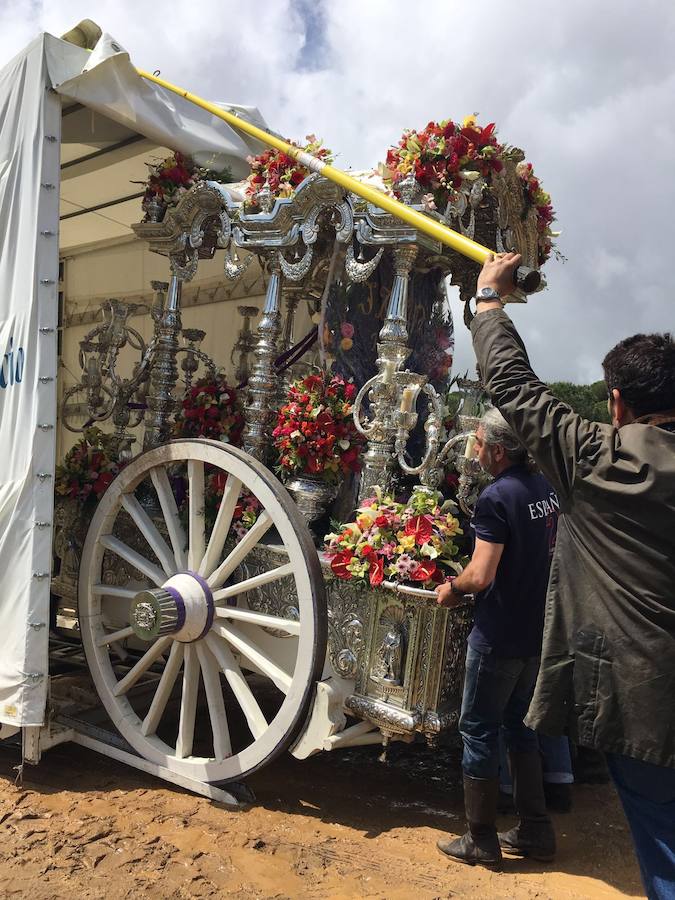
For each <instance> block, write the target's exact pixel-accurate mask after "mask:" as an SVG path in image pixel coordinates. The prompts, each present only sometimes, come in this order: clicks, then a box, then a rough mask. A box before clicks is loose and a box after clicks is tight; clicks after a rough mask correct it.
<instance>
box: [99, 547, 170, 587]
mask: <svg viewBox="0 0 675 900" xmlns="http://www.w3.org/2000/svg"><path fill="white" fill-rule="evenodd" d="M101 544H102V545H103V546H104V547H105V548H106V549H107V550H111V551H112V552H113V553H114V554H116V555H117V556H119V557H120V558H121V559H123V560H125V561H126V562H128V563H129V564H130V565H132V566H133V567H134V569H138V571H139V572H142V573H143V574H144V575H146V576H147V577H148V578H149V579H150V581H154V582H155V584H156V585H157V587H159V586H160V585H161V584H163V583H164V581H165V580H166V576H165V574H164V572H162V570H161V569H160V568H159V567H158V566H156V565H154V563H151V562H150V560H148V559H146V558H145V557H144V556H143V555H142V554H140V553H137V552H136V551H135V550H132V549H131V547H129V545H128V544H125V543H124V541H121V540H120V539H119V538H116V537H115V536H114V535H112V534H104V535H103V536H102V537H101Z"/></svg>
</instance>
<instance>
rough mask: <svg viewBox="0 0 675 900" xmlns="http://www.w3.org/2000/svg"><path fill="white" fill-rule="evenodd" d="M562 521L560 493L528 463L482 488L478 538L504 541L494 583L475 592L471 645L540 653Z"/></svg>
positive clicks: (510, 652)
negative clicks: (559, 503)
mask: <svg viewBox="0 0 675 900" xmlns="http://www.w3.org/2000/svg"><path fill="white" fill-rule="evenodd" d="M557 522H558V499H557V497H556V495H555V493H554V491H553V488H552V487H551V485H550V484H549V483H548V481H547V480H546V479H545V478H544V476H543V475H540V474H538V473H535V472H531V471H530V470H529V469H528V468H527V466H524V465H522V466H510V467H509V468H508V469H506V470H505V471H504V472H502V473H501V474H500V475H498V476H497V477H496V478H495V480H494V481H493V482H492V484H490V485H488V487H486V488H485V490H484V491H483V492H482V494H481V495H480V497H479V498H478V502H477V503H476V509H475V511H474V515H473V519H472V521H471V527H472V530H473V533H474V537H475V538H480V539H481V540H483V541H488V542H489V543H493V544H504V551H503V553H502V556H501V559H500V561H499V566H498V567H497V575H496V577H495V580H494V581H493V582H492V584H491V585H490V586H489V587H487V588H486V589H485V590H484V591H481V592H480V593H478V594H476V609H475V614H474V625H473V630H472V631H471V634H470V635H469V645H470V646H471V647H473V648H474V649H475V650H478V651H480V652H481V653H495V654H496V655H498V656H508V657H513V656H538V655H539V653H540V652H541V636H542V629H543V624H544V603H545V599H546V589H547V586H548V576H549V569H550V565H551V557H552V556H553V548H554V545H555V536H556V527H557Z"/></svg>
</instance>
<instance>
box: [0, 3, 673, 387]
mask: <svg viewBox="0 0 675 900" xmlns="http://www.w3.org/2000/svg"><path fill="white" fill-rule="evenodd" d="M94 7H95V8H92V4H91V0H68V2H66V0H53V2H52V3H50V5H49V7H46V6H44V5H43V4H37V5H36V4H34V3H32V2H22V0H10V2H9V4H8V3H7V2H5V3H4V4H3V5H2V7H1V9H0V58H2V59H8V58H9V57H10V56H11V55H12V54H13V53H15V52H17V51H18V50H20V49H21V47H22V46H23V45H24V44H25V43H27V42H28V40H29V39H30V38H31V37H32V36H34V34H35V33H36V32H37V31H38V30H39V29H46V30H51V31H52V32H53V33H55V34H58V33H61V32H62V31H64V30H66V29H67V28H69V27H71V26H72V25H73V24H74V23H75V22H76V21H77V20H78V19H79V18H84V17H86V16H91V17H93V18H95V19H96V20H97V21H98V22H99V24H101V26H102V27H104V28H105V29H106V30H108V31H110V32H111V33H113V34H115V35H116V36H117V37H118V38H119V40H121V41H122V43H123V44H124V45H125V46H126V47H127V48H128V49H129V51H130V52H131V54H132V58H133V59H134V60H135V61H136V63H137V65H141V66H143V67H145V68H148V69H154V68H160V69H161V70H162V73H163V74H164V75H165V77H167V78H169V79H170V80H172V81H175V82H177V83H179V84H184V85H185V86H186V87H189V88H190V89H191V90H194V91H195V92H197V93H202V94H204V95H205V96H208V97H211V98H214V99H224V100H233V101H236V102H242V103H250V104H254V105H256V106H258V107H259V108H260V110H261V111H262V112H263V115H265V117H266V119H267V121H268V122H269V123H270V126H271V127H273V128H274V129H276V130H278V131H280V132H282V133H284V134H286V135H288V136H289V137H294V138H302V137H303V136H304V135H305V134H308V133H311V132H314V133H316V134H318V135H320V136H322V137H323V138H324V139H325V142H326V144H327V145H328V146H330V147H331V148H332V149H333V150H334V151H337V152H339V163H340V165H342V166H343V167H345V168H348V167H350V166H351V167H354V168H367V167H369V166H374V165H375V164H376V163H377V162H378V161H379V160H381V159H383V157H384V155H385V153H386V150H387V147H388V146H389V144H391V143H393V142H395V141H396V140H397V139H398V137H399V136H400V134H401V132H402V131H403V129H404V128H406V127H422V126H424V125H425V124H426V122H427V121H428V120H429V119H440V118H447V117H450V118H456V119H459V118H462V117H463V116H464V115H466V114H467V113H471V112H478V113H480V117H481V121H483V122H488V121H495V122H497V124H498V127H499V134H500V137H501V139H502V140H503V141H506V142H508V143H512V144H516V145H518V146H521V147H523V148H524V149H525V151H526V152H527V155H528V159H530V160H531V161H532V163H533V164H534V166H535V171H536V173H537V174H538V175H539V177H540V178H541V180H542V183H543V185H544V187H545V188H546V189H547V190H549V191H550V193H551V195H552V199H553V203H554V206H555V208H556V211H557V215H558V221H557V227H559V228H560V229H562V232H563V233H562V236H561V237H560V239H559V247H560V249H561V251H562V252H563V253H564V254H565V256H566V257H567V259H568V261H567V262H566V263H565V264H562V263H559V262H557V261H555V260H553V259H552V260H550V261H549V263H548V264H547V266H546V273H547V278H548V282H549V288H548V289H547V290H546V291H545V292H544V293H542V294H541V295H537V296H535V297H533V298H531V300H530V302H529V303H528V304H527V306H525V307H519V308H516V309H513V311H512V312H513V317H514V320H515V321H516V323H517V325H518V327H519V329H520V330H521V332H522V334H523V337H524V339H525V341H526V343H527V346H528V349H529V352H530V356H531V359H532V361H533V364H534V366H535V368H536V369H537V371H538V373H539V374H540V375H541V376H542V377H543V378H545V379H547V380H552V379H569V380H591V379H595V378H598V377H600V374H601V373H600V359H601V358H602V356H603V355H604V353H605V351H606V350H607V349H608V348H609V347H610V346H611V345H612V344H613V343H615V342H616V341H617V340H619V339H620V338H622V337H624V336H626V335H627V334H630V333H633V332H635V331H640V330H662V331H663V330H666V329H669V328H673V327H675V316H674V315H673V299H672V294H673V288H672V280H673V279H672V274H671V270H670V264H669V263H670V256H671V254H672V250H671V243H672V238H671V232H672V224H671V220H672V214H673V213H672V211H673V208H674V207H675V187H674V179H673V176H672V157H673V147H674V145H675V99H674V98H675V54H674V53H673V48H674V47H675V7H673V6H672V4H670V3H666V2H665V0H643V2H641V3H640V4H637V3H623V4H622V3H618V4H617V3H610V2H608V0H595V2H594V3H588V2H586V0H567V2H565V3H558V4H550V3H545V4H544V3H541V2H540V0H539V2H535V0H520V2H519V3H518V4H504V5H497V4H477V3H476V4H471V5H470V4H467V3H459V2H449V0H426V2H424V3H418V4H410V3H408V2H403V0H341V2H340V3H335V2H328V0H317V2H315V3H313V4H311V5H310V4H308V3H307V2H306V0H282V2H277V0H267V2H259V3H255V4H252V3H245V2H234V0H228V2H215V0H212V2H202V3H200V4H199V5H198V6H195V7H194V9H193V10H191V9H190V8H189V7H185V6H178V5H177V4H176V5H175V7H173V12H172V6H171V5H169V4H165V5H163V6H158V5H157V3H156V2H149V0H135V2H133V3H132V2H130V0H115V2H112V0H101V2H99V3H98V4H94ZM454 309H455V311H456V314H457V315H456V318H457V321H458V326H457V332H458V347H457V368H460V369H461V370H464V369H467V368H469V369H471V368H472V366H473V362H472V355H471V350H470V346H469V342H468V335H467V334H465V333H464V331H465V330H464V327H463V325H462V324H461V315H460V312H461V311H460V309H459V304H458V303H457V302H455V304H454Z"/></svg>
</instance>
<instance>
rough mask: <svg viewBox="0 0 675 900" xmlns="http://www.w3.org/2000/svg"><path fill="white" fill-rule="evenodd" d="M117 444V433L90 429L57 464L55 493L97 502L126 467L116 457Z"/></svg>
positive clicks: (79, 500) (79, 499) (74, 498)
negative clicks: (115, 434)
mask: <svg viewBox="0 0 675 900" xmlns="http://www.w3.org/2000/svg"><path fill="white" fill-rule="evenodd" d="M117 447H118V441H117V438H116V437H115V436H114V435H112V434H105V432H103V431H101V430H100V428H95V427H94V428H87V429H86V431H85V432H84V435H83V437H81V438H80V440H79V441H78V442H77V443H76V444H75V446H74V447H71V449H70V450H69V451H68V452H67V453H66V455H65V457H64V460H63V462H62V463H61V464H60V465H58V466H57V467H56V479H55V483H54V488H55V491H56V493H57V494H59V495H60V496H61V497H70V498H71V499H72V500H77V501H78V502H79V503H87V502H98V501H99V500H100V499H101V497H102V496H103V494H104V493H105V492H106V489H107V488H108V486H109V485H110V483H111V482H112V481H113V479H114V478H115V477H116V476H117V474H118V473H119V472H120V471H121V469H122V468H123V467H124V463H120V462H119V461H118V460H117V457H116V454H117Z"/></svg>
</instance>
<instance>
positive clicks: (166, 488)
mask: <svg viewBox="0 0 675 900" xmlns="http://www.w3.org/2000/svg"><path fill="white" fill-rule="evenodd" d="M150 478H151V480H152V484H153V486H154V488H155V492H156V493H157V499H158V500H159V505H160V507H161V509H162V515H163V516H164V521H165V523H166V527H167V531H168V532H169V540H170V541H171V547H172V548H173V554H174V558H175V560H176V566H177V568H179V569H185V568H186V566H187V558H186V555H185V548H186V545H187V541H186V539H185V531H184V529H183V525H182V524H181V521H180V516H179V514H178V507H177V505H176V498H175V497H174V495H173V491H172V490H171V484H170V483H169V476H168V475H167V474H166V469H165V468H163V467H161V466H157V467H155V468H153V469H151V470H150Z"/></svg>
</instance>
